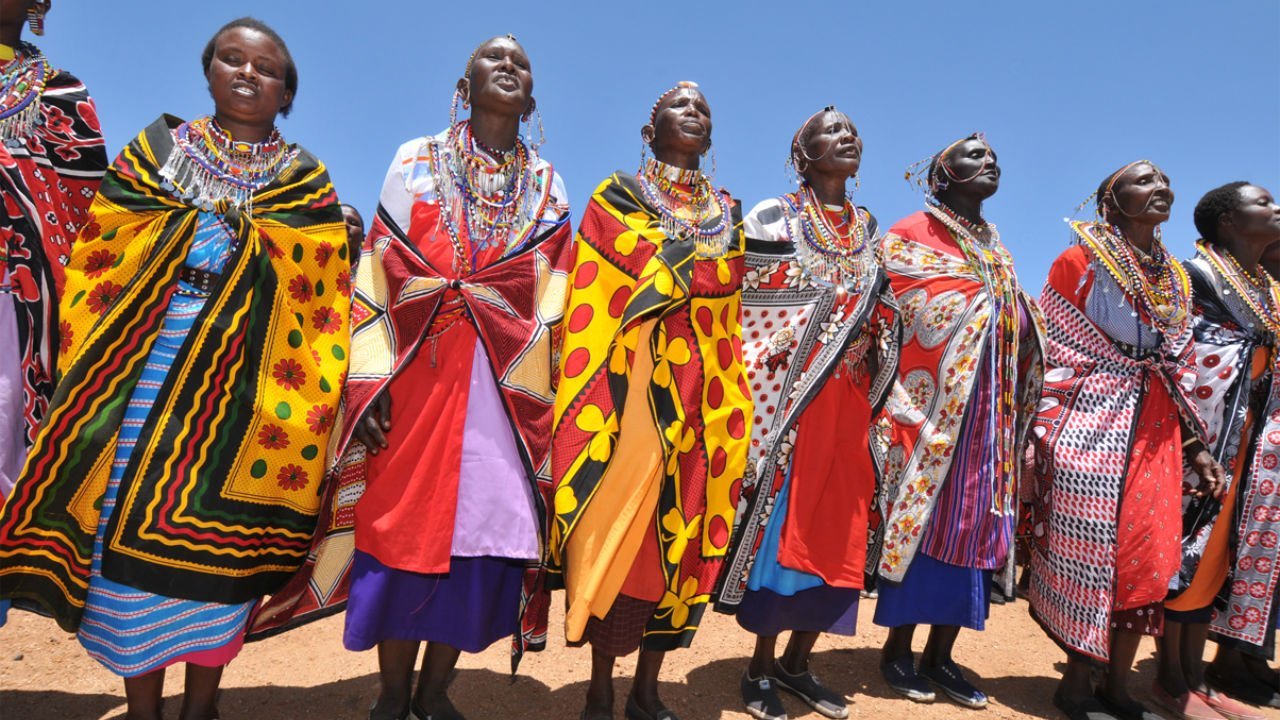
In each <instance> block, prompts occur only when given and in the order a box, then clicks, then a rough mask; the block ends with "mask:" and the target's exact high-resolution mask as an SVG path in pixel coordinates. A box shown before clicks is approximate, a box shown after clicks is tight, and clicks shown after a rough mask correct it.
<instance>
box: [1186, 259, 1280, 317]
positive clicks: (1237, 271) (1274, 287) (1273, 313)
mask: <svg viewBox="0 0 1280 720" xmlns="http://www.w3.org/2000/svg"><path fill="white" fill-rule="evenodd" d="M1196 249H1197V250H1199V251H1200V252H1201V253H1202V254H1203V255H1204V257H1205V259H1206V260H1208V261H1209V265H1210V266H1211V267H1213V270H1214V272H1216V273H1217V274H1218V277H1220V278H1222V279H1223V281H1224V282H1226V283H1227V285H1228V286H1230V289H1229V290H1223V291H1222V294H1223V295H1231V294H1232V291H1235V295H1236V297H1239V298H1240V301H1241V302H1243V303H1244V305H1245V307H1246V308H1247V309H1248V310H1249V312H1250V314H1252V315H1253V316H1254V317H1255V318H1257V320H1258V322H1260V323H1262V327H1263V329H1264V330H1266V331H1267V332H1269V333H1271V335H1272V336H1273V337H1280V283H1276V281H1275V279H1274V278H1272V277H1271V275H1270V273H1268V272H1267V271H1266V270H1265V269H1264V268H1263V267H1262V264H1261V263H1259V264H1258V269H1257V274H1255V275H1250V274H1249V273H1247V272H1245V271H1244V268H1242V267H1240V262H1239V261H1238V260H1236V259H1235V256H1233V255H1232V254H1231V253H1219V252H1218V250H1217V248H1215V247H1213V246H1212V245H1210V244H1209V243H1206V242H1204V241H1203V240H1200V241H1197V242H1196ZM1249 327H1254V324H1253V323H1249Z"/></svg>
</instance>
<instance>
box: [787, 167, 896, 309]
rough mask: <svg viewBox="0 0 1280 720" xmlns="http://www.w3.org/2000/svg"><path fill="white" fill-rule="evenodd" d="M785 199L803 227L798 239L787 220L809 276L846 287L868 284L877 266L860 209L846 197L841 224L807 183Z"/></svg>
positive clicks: (792, 241)
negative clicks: (828, 213)
mask: <svg viewBox="0 0 1280 720" xmlns="http://www.w3.org/2000/svg"><path fill="white" fill-rule="evenodd" d="M785 201H786V202H785V204H786V206H787V208H788V210H790V212H791V213H793V214H794V216H795V220H796V221H797V222H796V225H798V226H799V229H800V237H799V238H796V237H795V236H794V234H793V231H792V223H791V222H787V223H786V228H787V235H788V238H789V239H790V240H791V243H792V245H794V246H795V248H796V255H797V257H798V258H799V260H800V267H801V269H802V270H803V271H804V273H805V275H806V276H808V277H809V278H810V279H811V280H814V281H816V282H820V283H824V284H829V285H838V286H840V287H841V288H843V289H845V290H853V289H855V288H858V287H860V286H861V285H862V284H863V283H865V282H866V280H867V278H868V276H869V274H870V272H871V270H872V269H873V268H874V266H875V258H874V257H873V256H872V254H871V253H870V252H867V247H868V244H869V238H868V237H867V226H866V222H865V220H864V219H863V216H862V213H861V212H860V211H859V210H858V208H857V207H855V206H854V205H853V204H852V203H851V202H849V200H848V199H847V198H846V199H845V202H844V206H843V207H842V208H841V218H840V226H837V225H835V224H834V223H832V221H831V219H830V218H829V217H828V216H827V212H826V205H825V204H824V203H823V202H822V201H821V200H819V199H818V196H817V195H816V194H815V193H814V191H813V188H812V187H811V186H809V185H808V184H807V183H806V184H803V185H802V186H801V188H800V190H799V191H798V192H794V193H791V194H789V195H787V196H786V198H785Z"/></svg>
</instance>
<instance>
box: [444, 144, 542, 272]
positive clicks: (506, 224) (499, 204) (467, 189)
mask: <svg viewBox="0 0 1280 720" xmlns="http://www.w3.org/2000/svg"><path fill="white" fill-rule="evenodd" d="M428 153H429V157H430V163H431V170H432V173H433V174H434V175H435V186H436V193H437V195H438V197H439V201H440V219H441V223H442V224H443V225H444V228H445V232H446V234H447V235H448V236H449V242H450V243H451V244H452V245H453V251H454V264H455V268H454V269H455V270H456V271H458V272H460V273H462V274H470V273H471V272H473V271H474V270H475V268H476V265H477V259H478V256H479V254H480V253H481V252H483V251H485V250H487V249H490V248H493V247H502V248H503V255H504V256H505V255H507V254H509V253H510V252H512V251H513V250H515V249H517V248H519V247H521V246H523V245H524V242H525V240H526V239H528V237H529V235H530V234H531V233H532V232H533V230H534V227H535V223H534V222H533V221H534V220H536V219H537V218H540V217H542V213H543V212H544V211H545V210H546V205H547V201H548V199H549V197H550V186H549V184H548V183H545V182H544V183H543V184H542V186H541V187H540V188H537V189H540V190H541V192H534V190H535V185H536V184H537V181H538V178H537V175H536V173H535V172H534V167H535V165H537V162H536V160H537V156H536V155H534V154H533V153H532V151H530V150H529V149H528V147H526V146H525V144H524V142H523V141H521V140H520V139H519V138H516V141H515V144H514V145H513V146H512V148H511V149H510V150H507V151H498V150H493V149H491V148H486V147H484V146H483V145H482V144H481V143H480V142H479V141H478V140H476V139H475V137H474V136H473V135H472V132H471V123H470V122H468V121H466V120H464V121H462V122H459V123H457V124H456V125H454V126H453V127H452V128H450V129H449V134H448V137H447V138H446V139H445V141H444V142H438V141H431V142H429V143H428ZM464 228H465V232H464V231H463V229H464Z"/></svg>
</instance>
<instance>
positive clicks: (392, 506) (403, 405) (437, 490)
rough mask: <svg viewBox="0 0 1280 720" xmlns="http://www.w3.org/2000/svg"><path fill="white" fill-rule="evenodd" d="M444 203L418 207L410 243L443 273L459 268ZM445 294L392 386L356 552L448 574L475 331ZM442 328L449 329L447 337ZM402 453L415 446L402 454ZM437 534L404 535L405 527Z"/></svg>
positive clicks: (359, 518) (495, 255) (489, 255)
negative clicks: (383, 442) (387, 425)
mask: <svg viewBox="0 0 1280 720" xmlns="http://www.w3.org/2000/svg"><path fill="white" fill-rule="evenodd" d="M446 237H447V234H446V232H445V230H444V228H443V227H441V226H440V209H439V206H438V205H434V204H426V203H414V205H413V217H412V219H411V221H410V224H409V239H410V240H412V241H413V243H414V246H415V247H416V248H417V249H418V251H419V252H420V253H422V255H423V257H425V258H426V260H427V262H429V263H431V265H432V266H434V267H437V268H450V267H452V264H453V259H454V254H453V246H452V245H451V244H450V243H449V242H447V241H445V240H444V238H446ZM501 256H502V248H501V247H500V246H496V245H495V246H494V247H490V248H488V249H485V250H483V251H481V252H479V253H477V263H476V269H480V268H483V267H485V266H487V265H489V264H490V263H492V262H495V261H497V260H499V259H501ZM450 295H451V297H446V299H445V300H444V301H443V303H442V305H443V307H442V308H441V310H440V314H439V315H438V316H437V317H436V319H435V321H434V322H433V323H432V326H431V328H430V329H429V330H428V331H427V337H428V338H430V337H432V336H434V335H436V334H437V333H441V334H440V335H439V336H438V337H436V338H435V340H424V341H423V343H422V345H421V346H420V347H419V348H418V353H417V355H416V356H414V357H413V358H412V359H411V360H409V363H408V365H407V366H406V367H405V368H404V370H403V371H401V372H400V374H399V375H397V376H396V378H395V379H394V380H393V381H392V382H391V384H390V386H389V387H388V389H387V392H390V393H391V430H390V431H389V432H387V450H385V451H383V452H380V453H378V454H377V455H372V454H371V455H369V457H368V460H367V462H368V466H369V479H368V481H367V484H366V486H365V491H364V495H363V496H361V498H360V503H359V504H358V505H357V506H356V547H357V548H358V549H359V550H361V551H362V552H366V553H369V554H370V555H372V556H374V557H376V558H377V559H378V561H379V562H381V563H382V564H384V565H387V566H389V567H393V568H396V569H398V570H408V571H410V572H418V573H444V572H448V571H449V554H450V549H451V548H452V545H453V525H454V517H455V515H456V513H457V507H458V480H459V477H460V472H461V462H462V435H463V430H464V429H465V427H466V415H467V398H468V397H469V395H470V390H471V364H472V359H473V357H474V355H475V345H476V330H475V327H474V326H473V325H472V324H471V323H469V322H467V321H465V320H464V319H461V318H460V317H459V315H460V313H461V309H460V308H450V307H449V306H450V305H451V304H454V303H456V302H457V300H458V297H457V295H456V294H455V293H450ZM442 330H443V332H442ZM401 448H417V450H415V451H414V452H400V451H399V450H400V449H401ZM413 527H421V528H431V529H432V530H431V532H405V531H404V529H405V528H413Z"/></svg>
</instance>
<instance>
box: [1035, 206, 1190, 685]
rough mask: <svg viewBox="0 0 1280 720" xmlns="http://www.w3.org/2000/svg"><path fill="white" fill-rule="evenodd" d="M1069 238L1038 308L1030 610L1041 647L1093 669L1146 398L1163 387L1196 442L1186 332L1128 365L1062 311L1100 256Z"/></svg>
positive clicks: (1103, 252) (1081, 232) (1100, 335)
mask: <svg viewBox="0 0 1280 720" xmlns="http://www.w3.org/2000/svg"><path fill="white" fill-rule="evenodd" d="M1073 229H1074V230H1075V232H1076V234H1077V236H1078V237H1079V238H1080V246H1079V248H1072V249H1070V250H1068V251H1067V253H1080V254H1079V256H1078V258H1075V256H1074V255H1073V256H1072V257H1068V256H1067V255H1066V254H1064V256H1063V257H1060V258H1059V259H1058V261H1057V262H1056V263H1055V267H1054V270H1051V271H1050V275H1049V281H1048V282H1047V283H1046V284H1045V288H1044V292H1043V294H1042V295H1041V299H1040V305H1041V308H1042V309H1043V310H1044V313H1045V317H1046V318H1047V320H1048V324H1049V354H1048V361H1049V366H1050V368H1051V369H1050V370H1049V371H1048V372H1047V373H1046V375H1045V390H1044V397H1043V398H1042V399H1041V401H1040V405H1039V407H1038V409H1037V415H1036V418H1035V427H1034V432H1033V435H1034V437H1035V442H1036V475H1037V478H1036V484H1037V488H1036V506H1037V507H1036V518H1037V524H1036V527H1035V530H1034V541H1033V542H1034V545H1033V548H1034V552H1033V557H1032V562H1033V569H1034V571H1033V573H1032V582H1031V603H1032V610H1033V612H1034V615H1035V618H1036V619H1037V621H1039V622H1040V623H1041V625H1043V626H1044V627H1045V629H1046V630H1047V631H1048V632H1049V633H1050V634H1051V635H1053V636H1054V637H1056V638H1057V639H1058V640H1060V641H1061V642H1062V643H1063V644H1065V645H1067V646H1068V647H1071V648H1074V649H1076V650H1078V651H1079V652H1081V653H1084V654H1086V655H1089V656H1091V657H1095V658H1098V659H1102V660H1105V659H1106V658H1107V657H1108V653H1109V640H1110V636H1111V631H1110V622H1111V613H1112V610H1113V608H1114V603H1115V595H1116V588H1115V582H1116V578H1115V573H1116V564H1117V554H1118V551H1119V549H1118V546H1117V540H1116V538H1117V532H1118V529H1117V528H1118V523H1119V512H1120V500H1121V496H1122V493H1123V488H1122V485H1123V479H1124V478H1125V477H1127V476H1128V472H1129V470H1128V468H1129V458H1130V452H1131V450H1132V447H1133V441H1134V437H1135V433H1136V432H1137V431H1138V424H1139V417H1138V414H1139V413H1138V411H1139V409H1140V408H1141V406H1142V402H1143V397H1144V396H1145V395H1146V393H1147V388H1148V387H1149V386H1150V384H1151V383H1153V382H1155V383H1163V384H1164V386H1165V387H1166V388H1167V389H1168V391H1169V395H1170V396H1171V397H1172V398H1173V400H1174V404H1175V405H1176V406H1177V408H1178V412H1179V414H1180V415H1181V416H1182V418H1183V420H1184V421H1185V422H1186V423H1187V425H1188V426H1189V427H1191V428H1193V429H1194V430H1195V431H1196V432H1199V433H1200V434H1201V437H1203V425H1202V424H1201V423H1200V421H1199V419H1198V417H1197V415H1196V413H1195V410H1194V407H1193V405H1192V402H1191V392H1192V391H1193V390H1194V387H1195V382H1196V373H1195V362H1194V346H1193V343H1192V334H1191V325H1190V323H1184V324H1183V325H1182V326H1180V327H1178V328H1175V330H1176V332H1171V333H1165V334H1164V335H1163V339H1162V346H1161V348H1160V350H1159V352H1158V353H1156V354H1155V355H1153V356H1150V357H1146V358H1143V359H1135V358H1133V357H1131V356H1130V355H1128V354H1126V353H1125V352H1122V351H1121V350H1120V349H1119V348H1118V347H1117V345H1116V344H1115V342H1114V341H1113V340H1112V339H1111V338H1110V337H1109V336H1107V335H1106V333H1104V332H1103V331H1102V330H1101V329H1100V328H1099V327H1098V326H1097V325H1095V324H1094V323H1093V322H1092V321H1091V320H1089V318H1088V316H1086V315H1085V313H1084V310H1083V308H1082V307H1081V306H1079V305H1077V304H1076V303H1073V302H1072V301H1071V299H1070V298H1071V297H1073V296H1074V295H1075V294H1076V293H1075V291H1076V290H1077V289H1078V285H1079V284H1080V283H1083V282H1084V279H1085V274H1086V268H1087V264H1086V263H1089V262H1098V263H1103V261H1102V260H1101V259H1099V258H1101V257H1104V256H1107V254H1108V253H1110V251H1109V250H1108V249H1107V246H1106V244H1105V242H1104V241H1100V240H1099V239H1097V238H1096V237H1095V236H1094V234H1093V226H1092V225H1088V224H1081V223H1073ZM1073 258H1075V259H1073ZM1107 262H1110V263H1112V264H1114V262H1115V261H1114V259H1113V258H1108V260H1107ZM1077 265H1079V266H1078V267H1077ZM1059 276H1060V277H1059ZM1187 296H1188V294H1187V293H1184V295H1183V297H1187ZM1126 297H1127V299H1128V301H1129V302H1130V303H1131V304H1135V302H1136V301H1135V300H1134V299H1133V298H1132V297H1128V296H1126Z"/></svg>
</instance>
